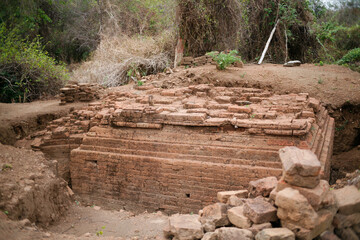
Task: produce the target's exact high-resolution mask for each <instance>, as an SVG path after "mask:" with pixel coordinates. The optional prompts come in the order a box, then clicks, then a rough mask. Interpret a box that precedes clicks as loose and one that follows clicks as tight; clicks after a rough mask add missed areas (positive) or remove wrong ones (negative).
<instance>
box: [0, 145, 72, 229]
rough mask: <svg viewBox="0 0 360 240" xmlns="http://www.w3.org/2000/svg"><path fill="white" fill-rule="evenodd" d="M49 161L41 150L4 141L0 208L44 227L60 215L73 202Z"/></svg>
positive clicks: (0, 157)
mask: <svg viewBox="0 0 360 240" xmlns="http://www.w3.org/2000/svg"><path fill="white" fill-rule="evenodd" d="M48 164H49V161H47V160H46V159H45V157H44V155H43V154H42V153H40V152H33V151H31V150H27V149H19V148H14V147H12V146H5V145H2V144H0V183H1V184H0V211H1V212H4V213H6V214H7V215H8V217H9V218H10V219H13V220H20V219H25V218H26V219H29V220H30V221H31V222H34V223H37V224H39V225H41V226H47V225H49V224H50V223H52V222H54V221H55V220H56V219H57V218H59V217H60V216H61V214H63V213H64V212H65V210H66V209H67V208H68V206H69V204H70V201H71V200H70V194H69V192H68V187H67V183H66V182H65V181H64V180H63V179H61V178H57V177H55V175H54V173H53V171H52V170H51V168H50V167H49V166H48Z"/></svg>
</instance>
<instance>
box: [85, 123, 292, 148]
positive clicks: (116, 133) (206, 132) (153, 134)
mask: <svg viewBox="0 0 360 240" xmlns="http://www.w3.org/2000/svg"><path fill="white" fill-rule="evenodd" d="M231 128H232V127H231ZM91 132H93V133H94V134H96V136H98V137H103V138H118V139H129V140H140V141H141V140H143V141H154V142H163V141H165V142H173V143H181V144H182V143H189V142H194V143H202V144H204V145H217V146H226V147H228V146H233V147H238V146H240V145H241V146H244V147H246V148H252V146H257V147H258V148H260V147H261V148H262V149H266V150H275V151H278V147H277V146H269V145H267V144H264V143H265V141H267V140H271V139H277V138H278V137H274V136H269V135H262V136H258V135H249V134H248V133H246V132H244V131H243V130H241V129H240V128H238V129H235V130H233V129H232V130H230V131H227V130H226V129H221V128H218V127H180V126H169V125H165V126H164V127H163V128H162V129H161V130H159V129H136V128H116V129H114V128H105V127H104V128H102V127H94V128H92V129H91ZM282 138H286V139H290V140H298V138H297V137H288V136H284V137H282Z"/></svg>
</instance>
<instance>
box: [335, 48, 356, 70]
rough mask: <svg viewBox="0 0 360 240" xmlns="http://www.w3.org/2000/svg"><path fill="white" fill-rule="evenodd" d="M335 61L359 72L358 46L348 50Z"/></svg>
mask: <svg viewBox="0 0 360 240" xmlns="http://www.w3.org/2000/svg"><path fill="white" fill-rule="evenodd" d="M337 63H338V64H339V65H345V66H347V67H349V68H350V69H352V70H354V71H357V72H360V48H354V49H352V50H350V51H349V52H348V53H347V54H345V55H344V56H343V57H342V58H341V59H340V60H339V61H338V62H337Z"/></svg>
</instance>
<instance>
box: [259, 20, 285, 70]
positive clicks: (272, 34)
mask: <svg viewBox="0 0 360 240" xmlns="http://www.w3.org/2000/svg"><path fill="white" fill-rule="evenodd" d="M279 21H280V19H278V20H277V22H276V24H275V26H274V28H273V30H272V31H271V34H270V37H269V39H268V41H267V43H266V45H265V49H264V51H263V53H262V54H261V58H260V61H259V63H258V64H259V65H260V64H261V63H262V61H263V60H264V57H265V54H266V52H267V50H268V48H269V45H270V42H271V39H272V38H273V36H274V33H275V30H276V27H277V25H278V23H279Z"/></svg>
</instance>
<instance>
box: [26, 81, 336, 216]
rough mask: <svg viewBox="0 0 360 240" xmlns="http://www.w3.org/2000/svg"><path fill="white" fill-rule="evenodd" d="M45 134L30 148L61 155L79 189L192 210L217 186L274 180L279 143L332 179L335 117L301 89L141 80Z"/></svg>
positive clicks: (170, 208) (66, 173)
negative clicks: (303, 152)
mask: <svg viewBox="0 0 360 240" xmlns="http://www.w3.org/2000/svg"><path fill="white" fill-rule="evenodd" d="M47 130H48V131H47V132H46V133H45V134H44V135H43V136H41V137H38V138H37V139H35V140H34V143H33V147H34V148H35V149H39V150H41V151H44V152H45V153H46V154H47V156H48V158H50V159H57V158H60V157H61V156H62V161H61V162H60V163H59V168H61V169H62V171H63V175H64V176H66V177H67V180H70V177H71V182H72V186H73V189H74V190H75V191H76V192H77V193H80V194H84V195H89V194H91V195H92V196H98V197H100V198H110V199H117V200H125V201H128V202H132V203H136V204H137V205H139V206H142V207H145V208H147V209H149V210H156V209H164V210H167V211H181V212H191V211H194V210H196V209H199V208H201V207H202V206H205V205H206V204H210V203H211V202H214V201H215V199H214V197H213V196H215V195H216V192H218V191H222V190H234V189H239V188H243V187H247V185H248V182H249V181H251V180H254V179H258V178H262V177H267V176H278V177H280V175H281V162H280V159H279V157H278V153H277V152H278V150H279V149H280V148H282V147H284V146H297V147H299V148H302V149H309V150H311V151H312V152H314V153H315V154H316V156H317V157H318V158H319V159H320V160H321V172H320V174H321V176H322V177H323V178H328V177H329V169H330V165H329V158H330V156H331V155H332V143H333V142H332V141H333V133H334V120H333V119H332V118H330V117H329V115H328V113H327V111H326V109H325V108H324V107H323V106H321V104H320V102H319V101H317V100H316V99H313V98H311V97H309V96H308V94H305V93H302V94H287V95H275V94H272V93H271V92H269V91H266V90H262V89H256V88H226V87H214V86H212V85H205V84H202V85H193V86H189V87H181V88H174V89H161V88H156V87H155V86H153V85H151V84H148V83H146V84H144V85H143V86H136V89H135V90H134V91H130V92H129V91H118V92H111V93H109V94H108V95H107V96H105V97H104V98H103V99H102V101H101V102H93V103H90V104H89V107H87V108H85V109H83V110H79V111H74V112H73V113H71V114H70V115H69V116H67V117H63V118H61V119H58V120H55V121H53V122H51V124H49V126H48V129H47ZM61 152H63V153H64V154H63V155H61ZM69 162H70V168H69ZM70 173H71V174H70Z"/></svg>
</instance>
